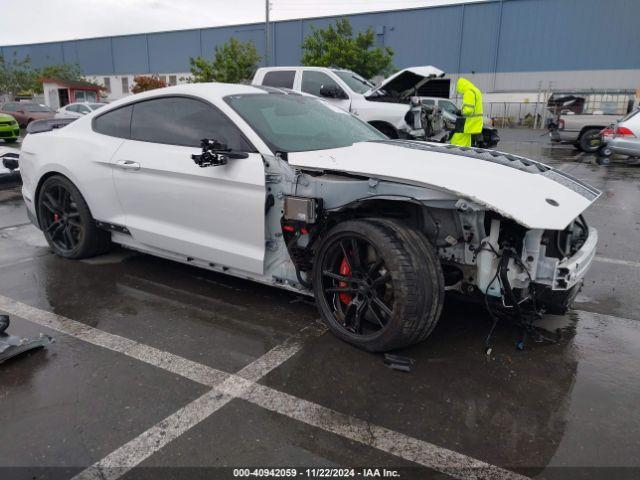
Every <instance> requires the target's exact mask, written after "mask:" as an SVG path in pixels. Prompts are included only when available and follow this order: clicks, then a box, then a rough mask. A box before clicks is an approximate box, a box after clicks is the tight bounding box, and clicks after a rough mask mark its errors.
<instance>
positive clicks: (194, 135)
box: [131, 97, 253, 152]
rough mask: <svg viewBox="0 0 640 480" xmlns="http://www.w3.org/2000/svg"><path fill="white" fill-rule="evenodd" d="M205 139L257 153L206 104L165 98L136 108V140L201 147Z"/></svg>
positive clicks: (150, 101) (141, 104)
mask: <svg viewBox="0 0 640 480" xmlns="http://www.w3.org/2000/svg"><path fill="white" fill-rule="evenodd" d="M204 138H210V139H215V140H217V141H219V142H221V143H224V144H226V145H227V146H228V147H229V148H231V149H232V150H237V151H244V152H246V151H252V150H253V149H252V148H251V146H250V145H249V144H248V143H247V141H246V140H244V138H243V137H242V134H241V133H240V130H238V128H237V127H236V126H235V125H234V124H233V123H232V122H231V121H230V120H229V119H228V118H226V117H225V116H224V115H223V114H222V113H220V112H219V111H217V110H216V109H215V108H213V107H212V106H211V105H209V104H207V103H205V102H201V101H199V100H194V99H191V98H182V97H165V98H157V99H154V100H147V101H145V102H139V103H136V104H135V105H134V107H133V117H132V120H131V139H132V140H140V141H143V142H153V143H166V144H171V145H182V146H185V147H200V142H201V140H202V139H204Z"/></svg>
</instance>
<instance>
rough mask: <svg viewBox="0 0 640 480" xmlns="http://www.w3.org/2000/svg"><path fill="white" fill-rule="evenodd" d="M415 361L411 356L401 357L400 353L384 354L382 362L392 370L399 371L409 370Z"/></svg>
mask: <svg viewBox="0 0 640 480" xmlns="http://www.w3.org/2000/svg"><path fill="white" fill-rule="evenodd" d="M415 363H416V361H415V360H414V359H413V358H409V357H403V356H401V355H392V354H390V353H385V354H384V364H385V365H386V366H387V367H389V368H390V369H392V370H400V371H401V372H410V371H411V370H413V365H414V364H415Z"/></svg>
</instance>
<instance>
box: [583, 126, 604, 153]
mask: <svg viewBox="0 0 640 480" xmlns="http://www.w3.org/2000/svg"><path fill="white" fill-rule="evenodd" d="M600 130H601V129H599V128H590V129H588V130H585V131H584V132H582V133H581V134H580V138H578V148H579V149H580V150H582V151H583V152H586V153H595V152H597V151H598V149H599V148H600V147H601V146H602V140H601V139H600ZM596 139H598V141H597V142H596V141H595V140H596Z"/></svg>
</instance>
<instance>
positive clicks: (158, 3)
mask: <svg viewBox="0 0 640 480" xmlns="http://www.w3.org/2000/svg"><path fill="white" fill-rule="evenodd" d="M476 1H482V0H271V19H272V20H283V19H289V18H301V17H315V16H326V15H337V14H343V13H355V12H367V11H379V10H394V9H401V8H412V7H421V6H434V5H447V4H452V3H471V2H476ZM0 6H1V7H2V8H1V10H2V13H1V14H0V45H19V44H23V43H37V42H50V41H57V40H72V39H78V38H90V37H104V36H109V35H123V34H129V33H146V32H157V31H164V30H181V29H185V28H199V27H214V26H220V25H234V24H241V23H251V22H263V21H264V19H265V0H231V1H230V0H0ZM13 19H19V20H18V21H13Z"/></svg>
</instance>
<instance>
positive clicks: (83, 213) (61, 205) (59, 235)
mask: <svg viewBox="0 0 640 480" xmlns="http://www.w3.org/2000/svg"><path fill="white" fill-rule="evenodd" d="M38 220H39V222H40V227H41V228H42V231H43V232H44V236H45V238H46V240H47V242H48V243H49V246H50V247H51V249H52V250H53V252H54V253H56V254H57V255H60V256H61V257H65V258H74V259H80V258H88V257H93V256H96V255H99V254H101V253H105V252H107V251H108V250H109V247H110V246H111V235H110V233H109V232H106V231H103V230H100V229H99V228H98V227H97V226H96V223H95V220H94V219H93V216H92V215H91V212H90V211H89V207H88V206H87V203H86V202H85V200H84V198H83V197H82V194H81V193H80V191H79V190H78V189H77V188H76V186H75V185H74V184H73V183H72V182H71V181H70V180H69V179H68V178H66V177H63V176H61V175H54V176H52V177H49V178H47V179H46V180H45V181H44V183H43V184H42V187H41V188H40V193H39V195H38Z"/></svg>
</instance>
